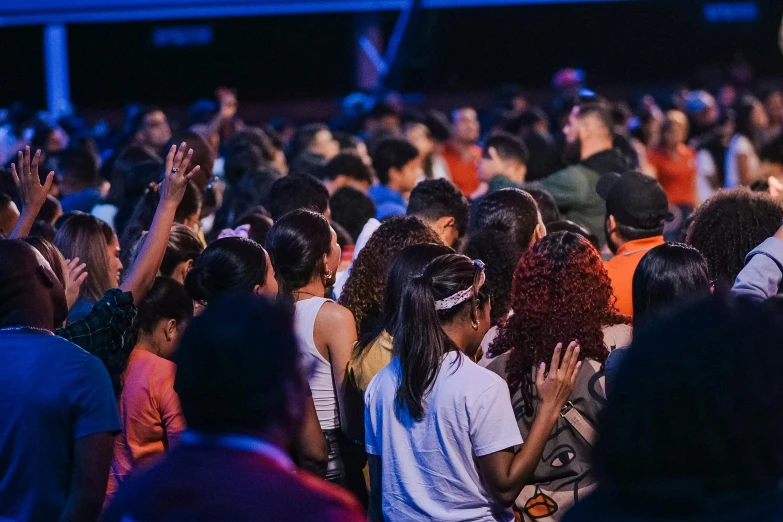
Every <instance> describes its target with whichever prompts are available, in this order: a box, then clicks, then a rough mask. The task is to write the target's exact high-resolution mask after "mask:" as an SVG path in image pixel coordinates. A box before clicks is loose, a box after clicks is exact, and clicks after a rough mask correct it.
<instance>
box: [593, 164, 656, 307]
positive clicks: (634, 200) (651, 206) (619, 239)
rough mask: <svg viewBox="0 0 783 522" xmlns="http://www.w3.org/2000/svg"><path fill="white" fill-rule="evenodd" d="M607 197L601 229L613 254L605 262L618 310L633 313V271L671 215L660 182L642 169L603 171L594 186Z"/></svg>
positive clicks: (652, 246)
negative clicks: (636, 170)
mask: <svg viewBox="0 0 783 522" xmlns="http://www.w3.org/2000/svg"><path fill="white" fill-rule="evenodd" d="M596 192H597V194H598V195H599V196H600V197H601V198H602V199H603V200H604V201H606V221H605V228H604V232H605V234H606V241H607V242H608V244H609V248H611V250H612V252H614V254H615V256H614V257H613V258H612V259H610V260H609V261H607V262H606V270H607V272H609V278H610V279H611V280H612V288H613V289H614V295H615V296H617V308H618V309H619V310H620V313H623V314H625V315H629V316H632V315H633V295H632V288H633V274H634V272H635V271H636V266H637V265H638V264H639V261H641V260H642V258H643V257H644V255H645V254H646V253H647V252H648V251H649V250H650V249H652V248H654V247H657V246H658V245H662V244H663V243H664V239H663V226H664V221H666V220H668V219H671V214H669V200H668V198H667V197H666V193H665V192H664V191H663V188H661V185H660V184H659V183H658V182H657V181H656V180H655V179H653V178H651V177H650V176H647V175H645V174H642V173H641V172H633V171H631V172H626V173H625V174H622V175H620V174H616V173H610V174H605V175H604V176H603V177H602V178H601V180H600V181H599V182H598V185H597V187H596Z"/></svg>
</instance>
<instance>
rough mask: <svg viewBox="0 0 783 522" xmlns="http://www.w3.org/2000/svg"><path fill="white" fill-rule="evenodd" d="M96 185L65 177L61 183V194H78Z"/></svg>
mask: <svg viewBox="0 0 783 522" xmlns="http://www.w3.org/2000/svg"><path fill="white" fill-rule="evenodd" d="M94 187H95V186H94V185H91V184H89V183H84V182H79V181H73V180H67V179H63V182H62V183H60V194H61V195H63V196H69V195H71V194H77V193H79V192H81V191H82V190H86V189H88V188H94Z"/></svg>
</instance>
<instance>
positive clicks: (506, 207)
mask: <svg viewBox="0 0 783 522" xmlns="http://www.w3.org/2000/svg"><path fill="white" fill-rule="evenodd" d="M539 216H540V213H539V212H538V205H537V204H536V200H535V199H533V196H531V195H530V194H528V193H527V192H525V191H523V190H519V189H503V190H498V191H496V192H493V193H491V194H488V195H487V196H485V197H484V198H482V199H481V201H479V203H478V208H477V209H476V214H475V216H474V223H473V228H474V230H485V229H493V230H497V231H500V232H503V233H506V234H508V235H509V236H510V237H511V238H513V240H514V241H515V242H516V243H517V245H518V246H519V247H520V248H527V247H528V246H530V244H531V243H532V242H533V241H534V240H535V237H536V230H537V229H538V228H539V224H540V223H539V219H540V218H539ZM541 229H543V226H542V227H541ZM540 232H543V230H540Z"/></svg>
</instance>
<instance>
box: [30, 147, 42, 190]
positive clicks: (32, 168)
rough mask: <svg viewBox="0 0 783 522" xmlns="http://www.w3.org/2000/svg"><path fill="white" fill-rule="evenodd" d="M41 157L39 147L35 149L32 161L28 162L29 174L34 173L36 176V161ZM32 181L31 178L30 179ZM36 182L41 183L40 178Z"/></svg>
mask: <svg viewBox="0 0 783 522" xmlns="http://www.w3.org/2000/svg"><path fill="white" fill-rule="evenodd" d="M40 159H41V149H38V150H37V151H35V155H34V156H33V161H32V163H31V164H30V174H32V175H35V177H38V161H40ZM30 181H31V182H32V180H30ZM38 183H41V181H40V180H38Z"/></svg>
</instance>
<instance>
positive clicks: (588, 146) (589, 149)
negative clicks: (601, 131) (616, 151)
mask: <svg viewBox="0 0 783 522" xmlns="http://www.w3.org/2000/svg"><path fill="white" fill-rule="evenodd" d="M607 150H612V140H596V141H593V142H590V141H583V142H582V150H581V152H580V154H581V158H582V159H583V160H586V159H587V158H589V157H590V156H595V155H596V154H598V153H599V152H605V151H607Z"/></svg>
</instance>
